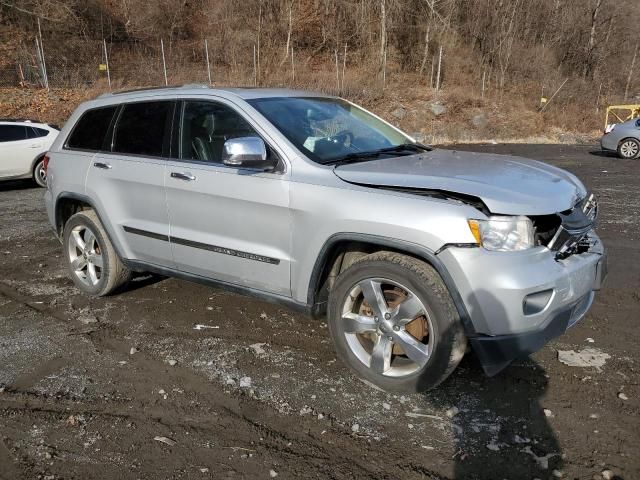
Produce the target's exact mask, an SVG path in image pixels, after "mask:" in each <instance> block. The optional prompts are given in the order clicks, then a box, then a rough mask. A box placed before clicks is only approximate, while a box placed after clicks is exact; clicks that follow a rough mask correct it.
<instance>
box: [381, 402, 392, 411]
mask: <svg viewBox="0 0 640 480" xmlns="http://www.w3.org/2000/svg"><path fill="white" fill-rule="evenodd" d="M382 408H384V409H385V410H391V405H390V404H388V403H387V402H382Z"/></svg>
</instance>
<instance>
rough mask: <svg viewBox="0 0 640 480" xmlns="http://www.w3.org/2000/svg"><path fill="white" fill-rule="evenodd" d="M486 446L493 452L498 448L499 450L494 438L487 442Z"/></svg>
mask: <svg viewBox="0 0 640 480" xmlns="http://www.w3.org/2000/svg"><path fill="white" fill-rule="evenodd" d="M486 447H487V448H488V449H489V450H491V451H493V452H497V451H498V450H500V445H498V444H497V443H496V442H495V441H494V440H491V441H490V442H489V443H487V445H486Z"/></svg>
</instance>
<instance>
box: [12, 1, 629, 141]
mask: <svg viewBox="0 0 640 480" xmlns="http://www.w3.org/2000/svg"><path fill="white" fill-rule="evenodd" d="M638 18H640V2H637V1H634V0H618V1H614V0H588V1H587V0H584V1H580V0H568V1H564V2H561V1H559V0H535V1H533V0H529V1H524V0H515V1H505V0H468V1H462V0H404V1H399V0H395V1H394V0H353V1H343V0H245V1H243V2H233V1H230V0H193V1H186V0H160V1H158V2H146V1H142V0H128V1H123V2H116V1H113V0H89V1H85V2H81V1H79V0H49V1H47V2H39V1H36V0H14V1H3V2H0V28H1V32H0V58H1V59H0V86H2V87H6V88H4V89H2V90H1V91H0V95H1V97H0V99H1V100H2V107H1V110H2V111H0V115H3V116H6V115H24V116H26V115H34V114H35V115H38V116H40V117H42V118H44V119H46V120H50V121H56V122H61V121H64V119H65V115H67V114H68V112H69V111H71V110H72V109H73V106H74V105H75V103H74V102H77V101H79V100H80V99H82V98H87V97H90V96H93V95H96V94H97V93H100V92H102V91H108V90H109V88H111V89H118V88H124V87H130V86H146V85H159V84H164V83H165V76H164V71H165V69H164V66H166V72H167V73H166V75H167V80H166V81H167V83H169V84H179V83H194V82H197V83H208V82H209V76H211V83H212V84H215V85H247V86H253V85H260V86H293V87H298V88H308V89H315V90H323V91H326V92H329V93H332V94H338V95H341V96H343V97H346V98H349V99H351V100H354V101H356V102H358V103H361V104H363V105H365V106H367V107H369V108H371V109H372V110H374V111H375V112H377V113H379V114H381V115H383V116H384V117H385V118H387V119H389V120H392V121H394V122H395V123H399V124H400V125H401V126H402V127H403V128H405V129H406V130H408V131H409V132H412V133H417V134H420V135H419V136H421V137H423V138H424V139H425V141H435V142H438V141H444V140H456V141H460V140H462V141H469V140H473V139H494V138H495V139H509V138H522V137H544V138H546V139H547V140H549V141H554V140H558V139H560V137H559V136H560V135H562V134H563V133H564V132H573V133H579V134H590V135H597V132H598V130H599V129H601V127H602V118H603V107H605V106H606V105H608V104H611V103H623V102H633V101H639V100H637V99H636V100H634V98H635V97H637V95H638V90H639V89H640V83H639V82H638V80H637V77H638V75H637V73H634V70H635V71H637V70H638V69H639V68H640V65H639V64H640V59H637V57H638V55H637V50H638V40H637V19H638ZM634 19H635V20H634ZM38 20H39V22H40V28H41V38H42V50H43V51H44V60H45V63H46V71H47V77H48V82H49V86H50V88H51V92H52V93H51V95H46V94H42V93H38V94H37V95H36V96H35V97H33V96H32V93H33V89H34V88H38V87H41V86H43V84H44V83H45V82H44V79H43V73H42V68H41V66H40V65H41V60H40V59H39V58H38V56H37V54H36V52H37V49H36V44H35V42H36V38H37V37H38ZM205 41H206V45H205ZM161 42H162V44H161ZM105 47H106V53H107V57H106V58H105ZM163 50H164V64H163ZM441 52H442V55H441ZM207 57H208V63H207ZM107 63H108V65H109V72H108V74H107V71H106V70H105V68H106V64H107ZM101 65H103V66H102V69H101V67H100V66H101ZM163 65H164V66H163ZM438 71H440V74H439V75H438ZM109 82H110V83H111V86H109ZM15 87H20V90H15ZM558 89H559V90H558ZM26 92H29V93H26ZM554 94H555V95H554ZM542 97H545V98H546V99H547V100H548V102H547V105H546V106H545V107H544V110H543V111H542V112H540V110H541V108H542V107H543V106H544V103H541V98H542Z"/></svg>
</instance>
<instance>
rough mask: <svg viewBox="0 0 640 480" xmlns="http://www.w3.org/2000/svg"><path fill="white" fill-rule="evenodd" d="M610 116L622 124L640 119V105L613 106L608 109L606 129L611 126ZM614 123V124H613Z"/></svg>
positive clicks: (605, 119) (605, 121) (605, 120)
mask: <svg viewBox="0 0 640 480" xmlns="http://www.w3.org/2000/svg"><path fill="white" fill-rule="evenodd" d="M609 114H611V116H612V117H615V119H616V120H617V121H618V122H620V123H622V122H626V121H627V120H631V119H632V118H636V117H640V105H611V106H610V107H607V115H606V117H605V118H604V128H607V125H609ZM612 123H614V122H612Z"/></svg>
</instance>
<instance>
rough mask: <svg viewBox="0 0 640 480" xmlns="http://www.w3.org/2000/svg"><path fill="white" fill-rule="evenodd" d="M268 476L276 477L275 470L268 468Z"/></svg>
mask: <svg viewBox="0 0 640 480" xmlns="http://www.w3.org/2000/svg"><path fill="white" fill-rule="evenodd" d="M269 476H270V477H271V478H276V477H277V476H278V472H276V471H275V470H273V469H272V470H269Z"/></svg>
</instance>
